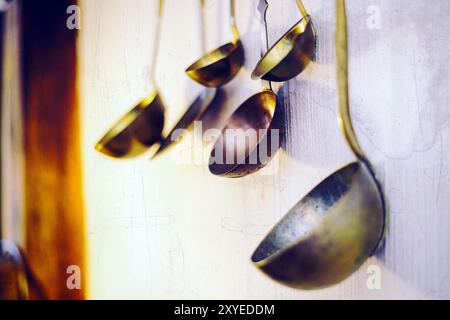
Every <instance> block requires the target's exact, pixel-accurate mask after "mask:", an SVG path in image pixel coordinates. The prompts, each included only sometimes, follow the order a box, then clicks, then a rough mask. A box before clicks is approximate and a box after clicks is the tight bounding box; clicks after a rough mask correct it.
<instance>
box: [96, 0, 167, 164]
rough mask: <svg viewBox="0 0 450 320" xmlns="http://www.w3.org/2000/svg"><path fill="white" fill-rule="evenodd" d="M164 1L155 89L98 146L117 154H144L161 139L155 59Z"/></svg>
mask: <svg viewBox="0 0 450 320" xmlns="http://www.w3.org/2000/svg"><path fill="white" fill-rule="evenodd" d="M163 5H164V1H163V0H160V1H159V6H158V19H157V25H156V31H155V35H156V40H155V46H154V52H153V57H152V66H151V68H152V70H151V79H150V82H151V86H152V87H153V88H154V89H153V92H152V93H150V94H149V95H148V96H147V97H145V98H144V99H142V100H141V101H140V102H139V103H138V104H137V105H136V106H135V107H133V108H132V109H131V110H130V111H129V112H128V113H126V114H125V115H124V116H123V117H122V118H121V119H119V120H118V121H117V122H116V123H115V124H114V125H113V126H112V127H111V129H110V130H108V132H107V133H106V134H105V135H104V136H103V138H102V139H101V140H100V141H99V142H98V143H97V144H96V146H95V148H96V149H97V150H98V151H100V152H102V153H103V154H105V155H108V156H111V157H114V158H134V157H137V156H140V155H142V154H143V153H145V152H146V151H148V149H149V148H150V147H151V146H153V145H154V144H155V143H158V142H160V141H161V133H162V130H163V128H164V110H165V107H164V103H163V101H162V99H161V97H160V95H159V93H158V90H157V85H156V63H157V61H158V52H159V43H160V41H159V38H160V33H161V20H162V19H161V18H162V14H163Z"/></svg>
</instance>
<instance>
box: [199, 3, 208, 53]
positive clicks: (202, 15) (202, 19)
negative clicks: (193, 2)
mask: <svg viewBox="0 0 450 320" xmlns="http://www.w3.org/2000/svg"><path fill="white" fill-rule="evenodd" d="M200 8H201V10H200V25H201V28H202V30H201V31H202V39H201V42H202V51H203V53H204V54H206V53H207V52H208V48H207V46H206V18H205V15H206V14H205V0H200Z"/></svg>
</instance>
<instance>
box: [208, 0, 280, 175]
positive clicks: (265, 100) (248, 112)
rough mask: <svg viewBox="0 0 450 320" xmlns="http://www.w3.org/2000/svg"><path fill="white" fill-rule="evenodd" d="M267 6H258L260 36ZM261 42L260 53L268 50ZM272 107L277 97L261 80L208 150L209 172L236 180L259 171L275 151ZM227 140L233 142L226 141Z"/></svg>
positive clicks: (264, 27) (276, 124)
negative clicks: (209, 153)
mask: <svg viewBox="0 0 450 320" xmlns="http://www.w3.org/2000/svg"><path fill="white" fill-rule="evenodd" d="M267 6H268V5H267V2H266V1H264V0H261V2H260V5H259V6H258V9H259V13H260V18H261V22H262V23H261V30H262V31H265V33H264V35H266V34H267V20H266V12H267ZM261 40H262V42H261V50H264V49H265V47H266V48H267V47H268V41H267V37H266V36H264V37H262V38H261ZM276 108H277V96H276V94H275V93H274V92H273V91H272V87H271V84H270V82H269V83H267V82H266V81H262V90H261V92H259V93H257V94H255V95H253V96H251V97H250V98H249V99H247V100H246V101H245V102H244V103H243V104H241V106H239V108H238V109H237V110H236V111H235V112H234V113H233V114H232V115H231V117H230V119H229V120H228V121H227V124H226V126H225V128H224V129H223V131H222V135H221V136H220V137H219V138H218V140H217V141H216V143H215V145H214V147H213V150H212V151H211V155H210V159H209V163H210V165H209V170H210V172H211V173H212V174H214V175H218V176H222V177H228V178H238V177H243V176H246V175H248V174H251V173H254V172H256V171H258V170H259V169H261V168H263V167H264V166H265V165H266V164H267V163H268V162H269V161H270V159H271V158H272V157H273V156H274V155H275V153H276V151H277V150H273V148H272V146H271V142H272V134H273V132H274V130H279V128H280V126H281V123H280V122H279V121H278V120H279V119H275V111H276ZM249 132H250V133H251V132H253V133H255V134H254V136H255V137H256V139H251V137H249V135H248V133H249ZM230 137H232V139H233V141H230ZM278 142H279V141H278ZM261 148H264V149H262V150H264V152H261V151H260V150H261ZM274 149H276V148H274ZM228 155H229V156H228ZM218 159H219V161H217V160H218Z"/></svg>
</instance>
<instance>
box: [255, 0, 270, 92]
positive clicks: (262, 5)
mask: <svg viewBox="0 0 450 320" xmlns="http://www.w3.org/2000/svg"><path fill="white" fill-rule="evenodd" d="M267 9H269V2H268V1H267V0H259V4H258V11H259V17H260V21H261V57H263V56H264V55H265V53H266V52H267V51H269V31H268V26H267ZM261 85H262V88H263V89H264V90H272V83H271V82H270V81H266V80H261Z"/></svg>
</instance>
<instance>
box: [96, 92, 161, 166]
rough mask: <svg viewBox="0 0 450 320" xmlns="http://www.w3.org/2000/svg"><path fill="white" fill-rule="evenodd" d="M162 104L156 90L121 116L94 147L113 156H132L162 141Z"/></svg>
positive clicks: (140, 153) (138, 154)
mask: <svg viewBox="0 0 450 320" xmlns="http://www.w3.org/2000/svg"><path fill="white" fill-rule="evenodd" d="M163 127H164V104H163V102H162V100H161V98H160V96H159V94H158V93H157V92H153V93H152V94H151V95H150V96H149V97H148V98H145V99H143V100H141V101H140V102H139V103H138V104H137V105H136V107H134V108H133V109H132V110H130V111H129V112H127V113H126V114H125V115H124V116H123V117H122V118H120V119H119V120H118V121H117V122H116V123H115V124H114V125H113V126H112V128H111V129H110V130H109V131H108V132H107V133H106V134H105V135H104V136H103V138H102V139H101V140H100V141H99V142H98V143H97V144H96V146H95V148H96V149H97V150H98V151H100V152H102V153H103V154H105V155H108V156H110V157H114V158H134V157H137V156H140V155H142V154H143V153H144V152H146V151H147V150H148V149H149V148H150V147H151V146H153V145H154V144H155V143H157V142H159V141H161V133H162V130H163Z"/></svg>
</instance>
